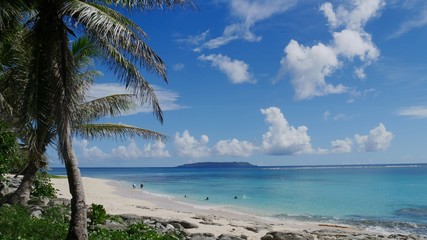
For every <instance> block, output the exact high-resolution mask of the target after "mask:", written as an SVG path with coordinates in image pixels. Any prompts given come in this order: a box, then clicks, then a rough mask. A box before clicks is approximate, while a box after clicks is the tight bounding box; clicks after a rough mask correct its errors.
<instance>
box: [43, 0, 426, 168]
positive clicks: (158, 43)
mask: <svg viewBox="0 0 427 240" xmlns="http://www.w3.org/2000/svg"><path fill="white" fill-rule="evenodd" d="M195 3H196V4H197V5H198V7H199V10H192V9H182V8H176V9H173V10H171V11H169V10H164V11H153V12H146V13H135V14H133V15H132V16H131V18H132V19H133V20H134V21H135V22H136V23H137V24H139V25H140V26H141V27H142V28H143V29H144V30H145V31H146V33H147V34H148V35H149V37H150V38H149V39H148V40H147V43H148V44H149V45H150V46H151V47H152V48H153V49H154V50H155V51H156V52H157V53H158V54H159V55H160V56H161V57H162V58H163V60H164V61H165V62H166V64H167V66H168V79H169V83H168V84H165V83H164V82H162V81H161V79H160V78H158V77H157V76H154V75H150V74H149V73H146V72H144V71H143V70H142V72H143V75H144V76H145V77H146V78H147V79H148V80H149V82H150V83H151V84H152V85H153V86H154V87H155V89H156V93H157V94H158V97H159V99H160V102H161V106H162V109H163V111H164V114H165V122H164V124H163V125H162V124H160V123H159V122H158V121H157V120H156V119H155V117H154V116H153V115H152V113H150V112H149V108H147V107H141V108H139V109H137V110H136V111H133V112H129V113H128V114H127V115H126V116H123V117H119V118H115V119H103V120H102V121H105V122H121V123H126V124H131V125H135V126H138V127H143V128H147V129H151V130H155V131H158V132H161V133H164V134H166V135H167V136H168V137H169V139H168V141H167V142H165V143H161V142H152V141H146V140H142V139H124V141H113V140H108V139H102V140H98V139H82V138H78V137H77V138H75V139H74V145H75V151H76V153H77V156H78V158H79V164H80V166H92V167H95V166H123V167H128V166H142V167H149V166H176V165H179V164H184V163H191V162H199V161H248V162H250V163H253V164H257V165H264V166H266V165H270V166H271V165H276V166H277V165H322V164H380V163H414V162H427V149H426V147H425V143H426V142H427V134H426V133H427V124H426V120H427V119H426V118H427V97H426V93H427V81H426V80H427V79H426V78H427V60H426V58H425V56H427V47H426V46H425V43H426V42H427V2H426V1H424V0H406V1H405V0H369V1H368V0H337V1H321V0H299V1H298V0H209V1H208V0H206V1H195ZM97 68H98V69H99V70H101V71H102V72H103V73H104V75H103V77H100V78H99V79H97V81H96V84H95V85H94V87H93V89H92V90H91V93H90V96H91V97H96V96H103V95H107V94H111V93H118V92H123V91H124V90H123V89H124V87H123V86H120V85H119V84H118V81H117V80H115V77H114V75H112V74H111V73H109V72H108V70H107V69H105V68H104V67H103V66H97ZM50 155H51V156H52V157H53V158H55V153H54V152H53V151H51V153H50ZM53 165H56V166H57V165H60V163H58V162H54V163H53Z"/></svg>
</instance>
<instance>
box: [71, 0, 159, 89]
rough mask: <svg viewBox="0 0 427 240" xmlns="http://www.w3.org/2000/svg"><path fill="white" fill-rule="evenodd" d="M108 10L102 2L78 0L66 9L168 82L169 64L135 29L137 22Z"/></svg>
mask: <svg viewBox="0 0 427 240" xmlns="http://www.w3.org/2000/svg"><path fill="white" fill-rule="evenodd" d="M105 10H106V8H105V7H103V6H100V5H96V4H90V3H85V2H82V1H79V0H74V1H70V3H69V5H67V6H66V7H65V8H64V10H63V11H64V13H65V14H66V15H69V16H72V17H73V18H74V19H75V20H76V21H77V22H78V23H80V24H82V25H83V26H84V27H85V30H86V32H87V33H88V34H89V35H90V36H91V37H93V38H96V39H104V40H106V41H109V42H110V43H111V45H113V46H114V47H115V48H116V49H118V50H119V51H123V52H125V53H126V54H127V55H129V57H130V60H131V61H132V62H137V63H138V64H139V65H140V66H141V67H143V68H144V69H146V70H147V71H149V72H154V73H156V74H158V75H159V76H160V77H162V78H163V79H164V80H165V81H167V76H166V66H165V64H164V62H163V60H162V59H161V58H160V57H159V56H158V55H157V54H156V53H155V52H154V51H153V50H152V49H151V48H150V47H149V46H148V45H147V44H146V43H145V42H144V41H143V40H142V39H143V38H144V37H145V36H144V35H140V34H139V33H138V32H135V31H134V30H133V29H132V27H133V26H134V25H129V22H131V20H129V19H126V18H125V17H124V16H121V17H118V16H119V15H120V14H119V13H117V12H115V14H113V12H114V11H113V10H111V9H109V10H108V11H105ZM124 19H126V20H124Z"/></svg>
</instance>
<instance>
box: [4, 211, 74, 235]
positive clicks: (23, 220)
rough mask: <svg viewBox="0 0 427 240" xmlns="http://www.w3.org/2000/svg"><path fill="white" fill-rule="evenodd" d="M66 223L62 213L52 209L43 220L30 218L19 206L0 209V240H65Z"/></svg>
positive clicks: (27, 212)
mask: <svg viewBox="0 0 427 240" xmlns="http://www.w3.org/2000/svg"><path fill="white" fill-rule="evenodd" d="M67 229H68V222H67V221H65V215H64V212H63V211H62V212H61V211H58V209H56V208H52V209H50V210H49V211H48V213H46V214H44V215H43V218H40V219H37V218H33V217H31V216H30V213H29V211H28V210H27V209H26V208H25V207H23V206H20V205H14V206H10V207H6V206H3V207H0V238H1V239H7V240H12V239H21V240H42V239H43V240H44V239H65V238H66V236H67Z"/></svg>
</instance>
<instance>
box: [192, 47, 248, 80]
mask: <svg viewBox="0 0 427 240" xmlns="http://www.w3.org/2000/svg"><path fill="white" fill-rule="evenodd" d="M198 59H199V60H202V61H209V62H211V63H212V66H213V67H217V68H218V69H219V70H220V71H221V72H223V73H225V75H227V77H228V79H230V81H231V82H232V83H236V84H238V83H254V82H255V80H254V79H253V78H252V76H251V74H250V73H249V65H248V64H246V63H245V62H244V61H241V60H236V59H231V58H229V57H228V56H224V55H222V54H210V55H207V56H205V55H201V56H199V58H198Z"/></svg>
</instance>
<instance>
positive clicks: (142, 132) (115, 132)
mask: <svg viewBox="0 0 427 240" xmlns="http://www.w3.org/2000/svg"><path fill="white" fill-rule="evenodd" d="M73 129H74V131H75V133H76V134H78V135H80V136H82V137H85V138H91V139H93V138H106V137H108V138H114V139H120V140H123V139H124V138H128V137H142V138H144V139H152V140H160V141H165V140H166V139H167V137H166V136H165V135H163V134H160V133H158V132H154V131H151V130H147V129H143V128H138V127H134V126H130V125H125V124H117V123H100V124H82V125H77V126H73Z"/></svg>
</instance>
